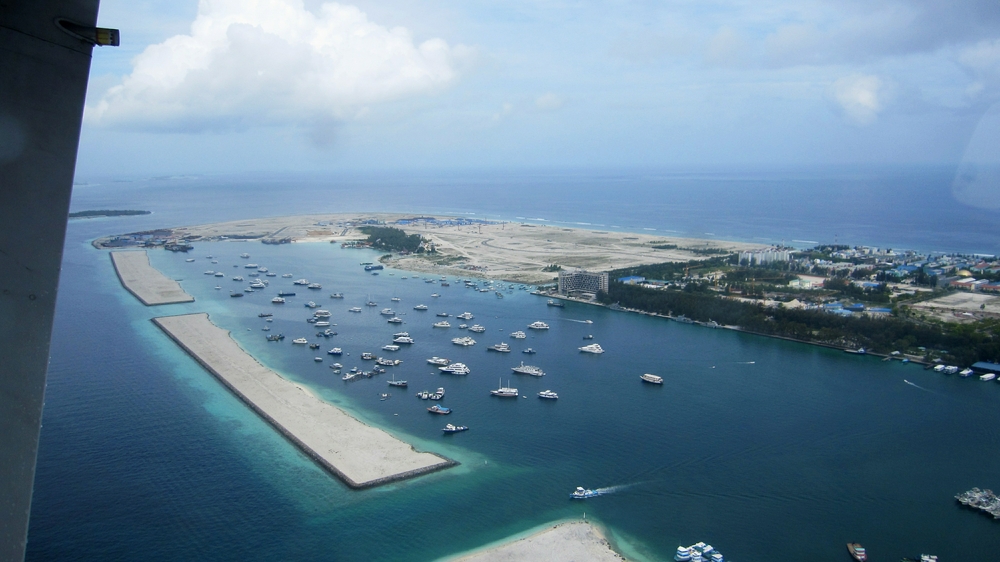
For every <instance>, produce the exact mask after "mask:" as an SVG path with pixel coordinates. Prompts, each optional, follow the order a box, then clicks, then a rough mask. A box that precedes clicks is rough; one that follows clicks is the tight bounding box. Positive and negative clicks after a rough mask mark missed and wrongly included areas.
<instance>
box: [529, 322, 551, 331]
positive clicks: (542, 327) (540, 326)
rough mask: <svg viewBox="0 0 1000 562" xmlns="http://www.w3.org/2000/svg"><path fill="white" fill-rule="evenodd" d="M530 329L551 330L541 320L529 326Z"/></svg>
mask: <svg viewBox="0 0 1000 562" xmlns="http://www.w3.org/2000/svg"><path fill="white" fill-rule="evenodd" d="M528 327H529V328H531V329H532V330H548V329H549V325H548V324H546V323H545V322H542V321H541V320H538V321H535V322H532V323H531V324H528Z"/></svg>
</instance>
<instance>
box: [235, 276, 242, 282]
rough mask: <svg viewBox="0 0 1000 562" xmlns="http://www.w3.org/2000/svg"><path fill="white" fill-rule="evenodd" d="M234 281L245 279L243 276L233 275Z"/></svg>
mask: <svg viewBox="0 0 1000 562" xmlns="http://www.w3.org/2000/svg"><path fill="white" fill-rule="evenodd" d="M233 281H243V276H242V275H237V276H236V277H233Z"/></svg>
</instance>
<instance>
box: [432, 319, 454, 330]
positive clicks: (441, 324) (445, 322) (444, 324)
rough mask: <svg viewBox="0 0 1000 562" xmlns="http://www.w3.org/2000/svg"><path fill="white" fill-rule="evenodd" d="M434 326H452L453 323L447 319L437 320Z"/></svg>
mask: <svg viewBox="0 0 1000 562" xmlns="http://www.w3.org/2000/svg"><path fill="white" fill-rule="evenodd" d="M433 326H434V327H435V328H451V324H449V323H448V321H447V320H442V321H440V322H435V323H434V324H433Z"/></svg>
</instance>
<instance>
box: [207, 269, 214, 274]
mask: <svg viewBox="0 0 1000 562" xmlns="http://www.w3.org/2000/svg"><path fill="white" fill-rule="evenodd" d="M205 275H215V270H214V269H209V270H208V271H206V272H205Z"/></svg>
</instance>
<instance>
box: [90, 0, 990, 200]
mask: <svg viewBox="0 0 1000 562" xmlns="http://www.w3.org/2000/svg"><path fill="white" fill-rule="evenodd" d="M98 24H99V25H101V26H103V27H114V28H118V29H120V30H121V42H122V45H121V46H120V47H117V48H112V47H102V48H95V51H94V57H93V63H92V66H91V78H90V85H89V89H88V94H87V106H86V110H85V113H84V125H83V132H82V135H81V145H80V153H79V157H78V164H77V175H78V177H80V176H88V175H133V176H134V175H155V174H186V173H199V174H200V173H231V172H246V171H268V172H285V171H310V172H312V171H318V172H327V171H329V172H335V171H340V170H352V171H353V170H362V171H363V170H407V169H430V170H449V169H468V168H491V169H520V168H547V167H559V168H561V167H570V168H573V167H576V168H587V167H608V168H629V167H636V168H648V167H684V166H732V165H761V164H762V165H787V164H862V163H863V164H871V163H874V164H904V165H905V164H956V165H962V166H966V167H968V166H973V165H976V164H980V163H988V164H1000V155H998V150H1000V149H998V148H997V147H1000V4H998V3H997V2H996V0H963V1H962V2H959V3H952V2H943V1H931V0H911V1H885V0H864V1H862V0H830V1H827V0H796V1H794V2H793V1H778V0H754V1H742V0H714V1H713V0H698V1H695V0H690V1H689V0H674V1H669V0H668V1H658V2H651V1H650V2H647V1H629V0H593V1H588V2H575V1H571V0H536V1H528V0H504V1H499V0H426V1H418V2H414V1H412V0H409V1H403V0H378V1H374V0H359V1H357V2H345V3H334V2H324V1H322V0H201V1H195V0H128V1H125V0H102V2H101V9H100V16H99V20H98ZM977 189H979V188H978V187H976V185H975V182H972V183H970V186H969V187H968V190H969V193H970V194H972V195H970V196H974V197H978V196H979V195H977V194H976V190H977ZM998 205H1000V202H998Z"/></svg>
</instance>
